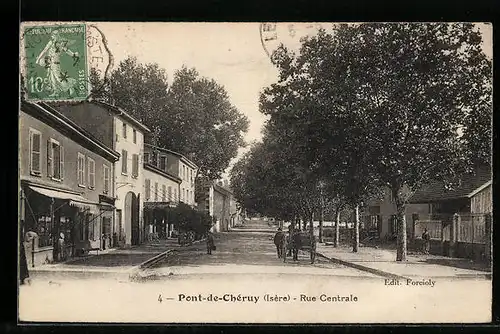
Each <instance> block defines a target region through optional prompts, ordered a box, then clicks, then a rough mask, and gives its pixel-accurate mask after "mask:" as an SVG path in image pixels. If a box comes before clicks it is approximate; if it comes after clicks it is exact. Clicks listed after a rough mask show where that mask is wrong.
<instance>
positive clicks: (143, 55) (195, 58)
mask: <svg viewBox="0 0 500 334" xmlns="http://www.w3.org/2000/svg"><path fill="white" fill-rule="evenodd" d="M96 26H97V27H98V28H99V29H100V30H101V31H102V33H103V34H104V36H105V37H106V40H107V43H108V47H109V49H110V52H111V53H112V55H113V58H114V63H115V66H116V65H117V64H118V63H119V62H120V61H121V60H124V59H125V58H127V57H129V56H135V57H137V59H138V61H139V62H143V63H149V62H153V63H158V64H159V65H160V67H162V68H164V69H165V70H166V72H167V75H168V78H169V81H170V82H171V81H172V79H173V75H174V73H175V71H176V70H178V69H180V68H181V67H182V66H183V65H184V66H187V67H194V68H196V69H197V70H198V72H199V73H200V75H201V76H205V77H208V78H212V79H215V80H216V81H217V82H218V83H219V84H221V85H223V86H224V87H225V89H226V91H227V92H228V95H229V98H230V100H231V103H232V104H233V105H234V106H236V107H237V108H238V110H239V111H240V112H242V113H243V114H245V115H246V116H247V117H248V119H249V121H250V126H249V131H248V133H247V135H246V137H245V139H246V141H247V142H252V141H255V140H259V139H260V138H261V128H262V126H263V124H264V122H265V120H266V118H265V116H264V115H262V114H260V112H259V105H258V101H259V95H260V92H261V91H262V89H263V88H264V87H267V86H269V85H271V84H272V83H274V82H276V81H277V74H278V72H277V69H276V68H275V67H274V66H273V65H272V63H271V61H270V59H269V57H268V53H266V50H267V52H271V51H272V49H274V48H276V46H277V45H278V42H283V43H284V44H285V45H287V46H289V47H290V48H292V49H295V50H297V49H298V46H299V45H300V42H299V39H300V37H302V36H305V35H311V34H315V33H316V31H317V29H318V28H321V27H322V28H326V29H329V27H330V26H331V24H329V23H278V24H277V25H276V26H274V27H273V26H271V27H270V28H271V29H269V30H266V31H262V33H261V24H260V23H165V22H161V23H152V22H148V23H142V22H134V23H125V22H102V23H97V24H96ZM478 27H479V29H480V31H481V33H482V35H483V42H484V43H483V49H484V52H485V54H486V55H487V56H488V57H489V58H490V59H491V58H492V53H493V50H492V49H493V48H492V25H486V24H478ZM273 29H274V30H273ZM274 34H276V35H274ZM261 36H262V39H261ZM275 36H276V37H277V38H276V39H274V40H273V39H272V38H273V37H275ZM266 39H269V40H267V41H264V40H266ZM244 151H245V150H240V152H239V154H238V157H237V159H238V158H239V157H241V155H242V154H243V152H244ZM237 159H235V160H237ZM235 160H234V161H233V163H234V162H235ZM225 176H227V174H226V175H225Z"/></svg>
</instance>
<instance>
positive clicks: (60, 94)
mask: <svg viewBox="0 0 500 334" xmlns="http://www.w3.org/2000/svg"><path fill="white" fill-rule="evenodd" d="M21 31H22V33H21V38H20V39H21V45H20V46H21V59H20V65H21V74H22V84H23V93H24V98H26V99H27V100H31V101H81V100H85V99H88V98H90V97H91V92H92V88H96V87H92V85H91V84H90V76H91V74H94V75H96V76H98V77H99V79H100V80H99V82H100V83H102V84H103V85H104V84H105V83H107V82H108V79H109V78H108V77H109V72H110V70H111V68H112V66H113V57H112V55H111V51H110V49H109V47H108V45H107V40H106V38H105V36H104V34H103V33H102V32H101V30H99V29H98V28H97V27H96V26H95V25H93V24H87V23H85V22H76V23H53V22H48V23H26V24H23V26H22V30H21ZM98 88H100V87H98Z"/></svg>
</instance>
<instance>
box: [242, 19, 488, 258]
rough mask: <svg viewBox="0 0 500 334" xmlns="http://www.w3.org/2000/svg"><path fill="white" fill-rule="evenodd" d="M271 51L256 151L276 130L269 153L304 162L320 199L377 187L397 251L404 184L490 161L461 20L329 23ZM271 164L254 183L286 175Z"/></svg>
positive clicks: (471, 31)
mask: <svg viewBox="0 0 500 334" xmlns="http://www.w3.org/2000/svg"><path fill="white" fill-rule="evenodd" d="M272 59H273V62H274V64H275V65H276V66H277V67H278V69H279V73H280V74H279V79H278V82H276V83H275V84H273V85H271V86H270V87H267V88H266V89H265V90H264V91H263V93H262V95H261V100H260V110H261V112H263V113H264V114H266V115H268V116H269V117H270V118H269V121H268V128H267V130H268V131H267V133H266V134H265V136H264V140H263V144H262V145H263V146H264V147H265V148H264V150H265V151H269V149H268V147H270V146H269V145H270V144H269V142H272V141H267V138H271V137H273V136H274V137H276V136H278V137H280V138H281V143H282V147H281V150H278V153H277V156H279V154H280V152H281V153H283V152H286V153H284V154H285V155H286V156H285V157H280V158H279V159H278V160H280V159H283V158H285V159H286V161H287V163H288V165H287V167H286V169H287V170H297V169H299V170H300V169H305V170H307V171H309V172H310V174H311V175H313V176H314V177H312V178H310V179H309V181H308V182H310V183H314V180H321V182H322V183H324V184H326V189H327V190H328V193H329V198H330V199H335V198H337V199H341V200H342V201H345V202H347V203H350V204H352V205H356V204H357V203H360V202H361V201H363V200H364V199H367V198H370V197H371V196H373V195H374V194H377V193H378V192H380V191H381V190H383V189H385V188H387V189H389V191H391V193H392V195H393V198H395V201H396V207H397V217H398V246H399V247H398V252H397V260H404V259H405V256H406V222H405V220H404V212H405V205H406V203H407V201H408V199H409V197H410V196H411V194H412V192H413V191H415V190H417V189H418V188H419V187H421V186H422V185H423V184H425V183H427V182H430V181H433V180H443V181H446V182H448V183H450V184H453V181H456V180H457V179H458V178H460V175H463V174H464V173H468V172H470V171H472V170H473V169H474V167H475V166H476V165H478V164H484V163H490V160H491V149H490V142H491V125H490V124H491V117H492V75H491V69H492V64H491V61H490V60H489V59H487V58H486V56H485V54H484V52H483V51H482V48H481V35H480V33H479V32H478V30H477V28H476V27H475V26H474V25H473V24H468V23H460V24H458V23H457V24H447V23H446V24H442V23H425V24H421V23H419V24H409V23H408V24H401V23H398V24H376V23H369V24H368V23H367V24H339V25H335V26H334V29H333V32H332V33H326V32H325V31H324V30H322V31H320V32H319V34H318V35H316V36H313V37H309V38H306V39H304V40H303V41H302V45H301V48H300V52H299V53H298V54H295V53H293V52H291V51H290V50H287V49H286V48H285V47H280V48H279V49H278V50H277V51H276V52H275V53H274V54H273V57H272ZM278 141H279V140H278ZM271 151H272V150H271ZM251 161H252V160H251V159H250V165H251V164H252V163H251ZM266 161H273V159H271V158H269V157H268V158H267V159H266ZM280 161H285V160H280ZM239 168H240V169H242V168H241V167H239ZM250 170H251V169H250ZM282 172H283V173H281V174H280V173H278V175H276V176H272V177H271V178H270V179H267V182H268V183H270V184H266V185H265V187H266V188H268V187H271V188H272V187H273V186H274V185H276V184H281V183H282V182H283V177H285V178H287V177H290V176H289V175H286V176H284V175H285V174H284V171H282ZM269 175H273V174H272V173H271V174H269ZM404 189H409V190H410V191H409V192H408V191H404ZM289 191H290V192H293V191H295V190H294V188H289ZM287 195H288V194H287Z"/></svg>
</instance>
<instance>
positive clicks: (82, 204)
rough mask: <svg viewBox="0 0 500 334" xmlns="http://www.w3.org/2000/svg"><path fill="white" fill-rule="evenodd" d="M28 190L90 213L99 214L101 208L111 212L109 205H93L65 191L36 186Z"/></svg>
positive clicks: (93, 203)
mask: <svg viewBox="0 0 500 334" xmlns="http://www.w3.org/2000/svg"><path fill="white" fill-rule="evenodd" d="M29 188H30V189H31V190H33V191H35V192H37V193H39V194H41V195H44V196H47V197H50V198H57V199H62V200H68V201H69V205H71V206H75V207H78V208H80V209H82V210H86V211H89V212H90V213H94V214H97V213H98V212H99V209H100V207H102V208H103V209H104V210H112V208H113V206H112V205H110V204H104V203H95V202H92V201H89V200H87V199H85V198H84V197H82V196H80V195H78V194H73V193H70V192H65V191H59V190H52V189H47V188H42V187H37V186H29Z"/></svg>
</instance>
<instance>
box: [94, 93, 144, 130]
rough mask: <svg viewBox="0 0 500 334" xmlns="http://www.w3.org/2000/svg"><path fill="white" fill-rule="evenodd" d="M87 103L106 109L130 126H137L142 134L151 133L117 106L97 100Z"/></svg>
mask: <svg viewBox="0 0 500 334" xmlns="http://www.w3.org/2000/svg"><path fill="white" fill-rule="evenodd" d="M89 103H93V104H96V105H100V106H102V107H104V108H106V109H108V110H110V111H112V112H114V113H115V114H116V115H119V116H121V117H123V118H124V119H126V120H127V121H128V122H130V123H131V124H133V125H135V126H137V127H138V128H139V129H141V130H142V131H144V132H151V130H149V128H148V127H147V126H145V125H144V124H142V123H141V122H139V121H138V120H137V119H135V118H134V117H132V116H131V115H130V114H128V113H127V112H126V111H125V110H123V109H122V108H120V107H118V106H115V105H113V104H110V103H107V102H103V101H99V100H90V101H89Z"/></svg>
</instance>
